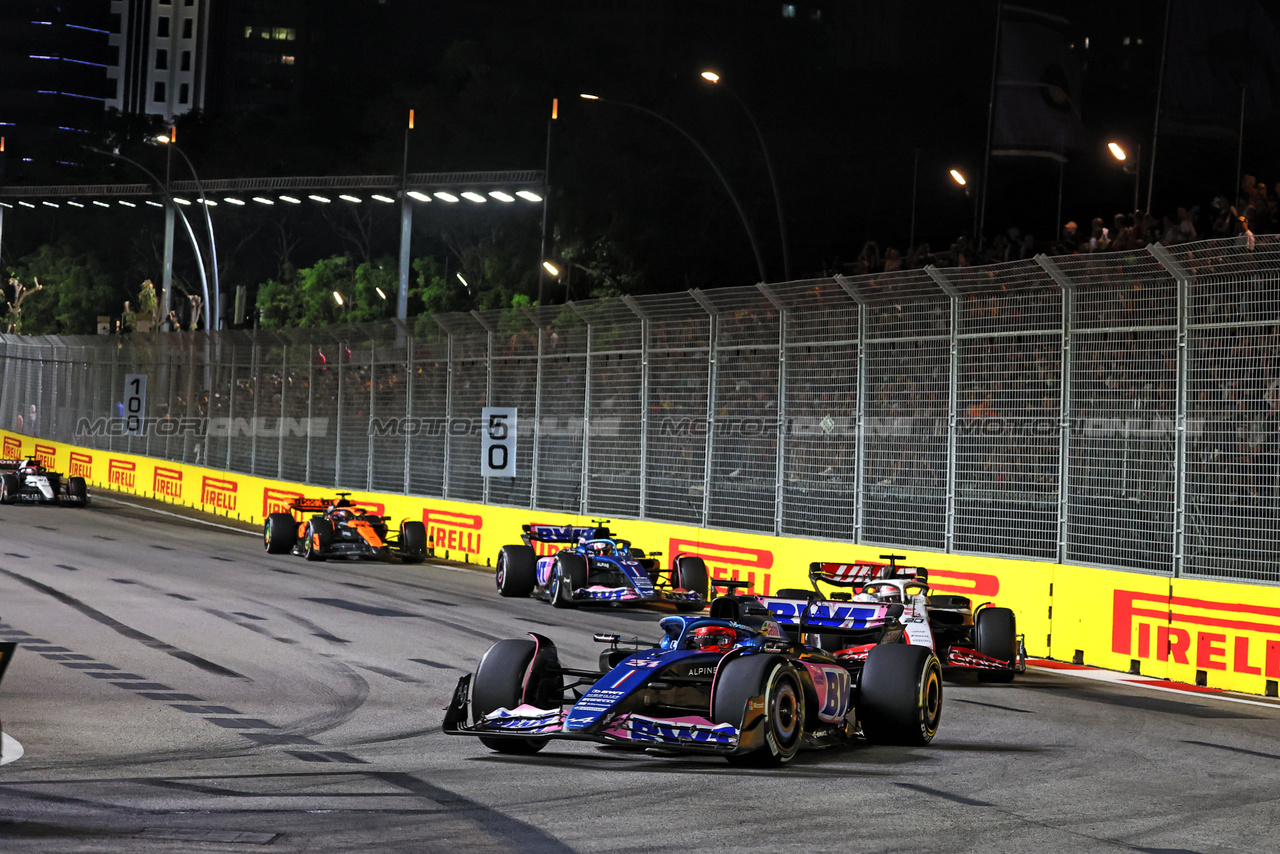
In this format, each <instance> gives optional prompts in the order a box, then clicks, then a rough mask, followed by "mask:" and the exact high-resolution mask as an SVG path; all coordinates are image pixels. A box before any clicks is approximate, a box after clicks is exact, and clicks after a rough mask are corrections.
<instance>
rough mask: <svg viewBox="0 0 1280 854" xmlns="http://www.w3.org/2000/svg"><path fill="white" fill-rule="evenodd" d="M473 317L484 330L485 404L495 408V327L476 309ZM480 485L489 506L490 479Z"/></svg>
mask: <svg viewBox="0 0 1280 854" xmlns="http://www.w3.org/2000/svg"><path fill="white" fill-rule="evenodd" d="M471 316H472V317H473V318H475V321H476V323H479V324H480V326H481V328H483V329H484V402H485V405H486V406H493V335H494V333H493V327H492V326H491V325H490V324H489V322H488V321H487V320H485V319H484V316H483V315H481V314H480V312H478V311H475V310H474V309H473V310H472V312H471ZM517 423H518V421H517ZM486 428H487V425H484V424H482V425H480V429H481V430H484V429H486ZM480 485H481V489H482V490H483V491H482V492H481V495H482V496H483V498H482V499H481V500H482V501H483V503H485V504H488V503H489V478H487V477H482V478H480Z"/></svg>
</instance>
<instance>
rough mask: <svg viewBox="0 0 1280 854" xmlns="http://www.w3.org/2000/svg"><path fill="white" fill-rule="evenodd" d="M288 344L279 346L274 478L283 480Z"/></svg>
mask: <svg viewBox="0 0 1280 854" xmlns="http://www.w3.org/2000/svg"><path fill="white" fill-rule="evenodd" d="M288 381H289V345H288V344H285V345H284V346H283V347H281V348H280V430H279V433H280V436H279V438H278V439H277V440H276V441H277V448H276V480H284V419H285V417H286V414H287V412H288V410H287V409H286V408H285V401H286V400H287V399H288V397H289V395H288V391H287V389H288V387H289V383H288ZM307 435H308V436H310V435H311V424H310V421H309V420H308V424H307Z"/></svg>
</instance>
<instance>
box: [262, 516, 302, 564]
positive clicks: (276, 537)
mask: <svg viewBox="0 0 1280 854" xmlns="http://www.w3.org/2000/svg"><path fill="white" fill-rule="evenodd" d="M297 539H298V523H297V522H295V521H293V514H291V513H272V514H271V515H270V516H268V517H267V521H266V522H265V523H263V525H262V547H263V548H264V549H266V550H267V554H271V555H282V554H285V553H286V552H288V551H289V550H290V549H292V548H293V544H294V542H295V541H296V540H297Z"/></svg>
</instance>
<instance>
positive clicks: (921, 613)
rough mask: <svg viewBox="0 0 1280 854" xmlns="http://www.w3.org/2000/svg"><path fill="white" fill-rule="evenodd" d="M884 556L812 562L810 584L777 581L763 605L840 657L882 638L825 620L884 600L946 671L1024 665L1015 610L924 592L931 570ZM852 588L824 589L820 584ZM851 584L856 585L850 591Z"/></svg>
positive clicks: (982, 674) (989, 675)
mask: <svg viewBox="0 0 1280 854" xmlns="http://www.w3.org/2000/svg"><path fill="white" fill-rule="evenodd" d="M880 558H881V559H882V560H887V561H888V564H887V565H885V564H875V563H812V564H810V565H809V580H810V582H811V583H812V584H813V589H812V590H802V589H783V590H779V591H778V593H777V595H776V596H773V597H766V598H764V600H763V601H764V603H765V605H766V606H767V607H768V608H769V610H770V611H771V612H772V613H773V615H774V616H775V617H776V618H777V620H778V623H779V625H781V626H782V627H783V629H785V630H787V631H788V632H793V633H794V632H795V631H797V630H798V626H799V623H800V620H801V618H802V616H803V620H804V625H805V630H806V631H809V632H813V633H816V634H818V635H819V638H820V640H819V641H818V645H819V646H821V647H823V648H825V649H828V650H831V651H832V652H834V653H835V655H836V656H837V657H839V658H859V657H863V656H865V655H866V654H867V652H868V651H869V650H870V649H872V648H873V647H874V646H875V645H876V644H878V643H881V642H882V641H881V638H880V635H881V633H882V632H883V631H884V629H883V628H881V627H877V626H868V627H867V630H866V631H865V632H864V633H862V634H861V635H854V636H852V637H851V636H850V635H849V634H847V633H842V634H840V635H838V636H837V635H831V636H830V637H828V636H825V635H824V634H823V632H824V628H840V629H848V628H850V627H851V626H853V625H854V624H855V622H856V621H857V620H858V614H859V606H860V605H863V604H866V603H879V604H887V605H889V606H890V607H892V608H893V609H894V611H895V612H896V613H897V614H899V619H900V620H901V622H902V626H903V630H904V637H903V640H904V641H905V642H906V643H909V644H914V645H918V646H925V647H929V648H930V649H932V650H934V651H935V652H936V653H937V654H938V658H939V659H940V660H941V661H942V666H943V667H944V668H946V669H947V670H948V671H949V672H950V673H951V674H953V675H954V674H955V673H958V672H971V673H974V674H975V675H976V676H977V678H978V680H979V681H981V682H1011V681H1013V677H1014V674H1016V673H1023V672H1025V671H1026V669H1027V649H1026V645H1025V642H1024V640H1025V639H1024V636H1023V635H1020V634H1018V633H1017V623H1016V621H1015V619H1014V614H1013V611H1011V610H1009V609H1008V608H997V607H995V606H994V605H991V604H990V603H989V602H983V603H980V604H979V605H978V606H977V607H976V608H975V607H973V604H972V602H971V601H970V600H969V598H968V597H965V596H950V595H939V594H932V595H931V594H930V592H929V571H928V570H927V569H925V568H924V567H911V566H898V565H897V561H899V560H903V559H904V558H903V557H902V556H901V555H881V556H880ZM820 583H821V584H824V585H828V586H831V587H836V588H840V587H843V588H850V590H847V591H844V592H832V593H830V594H825V593H823V592H822V590H821V589H820V588H819V586H818V585H819V584H820ZM854 591H857V592H854Z"/></svg>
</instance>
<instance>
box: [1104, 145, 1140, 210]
mask: <svg viewBox="0 0 1280 854" xmlns="http://www.w3.org/2000/svg"><path fill="white" fill-rule="evenodd" d="M1107 149H1108V150H1109V151H1110V152H1111V156H1112V157H1114V158H1115V159H1116V160H1119V161H1120V162H1121V163H1122V164H1124V166H1123V167H1122V168H1123V169H1124V171H1125V172H1130V173H1132V174H1133V209H1134V211H1135V212H1136V211H1137V210H1138V184H1139V183H1141V181H1142V173H1141V172H1140V171H1139V170H1140V169H1141V168H1142V144H1141V143H1138V144H1137V145H1135V146H1134V150H1133V164H1132V165H1130V164H1129V162H1128V161H1129V155H1128V153H1127V152H1126V151H1125V150H1124V148H1122V147H1121V145H1120V143H1118V142H1108V143H1107Z"/></svg>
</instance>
